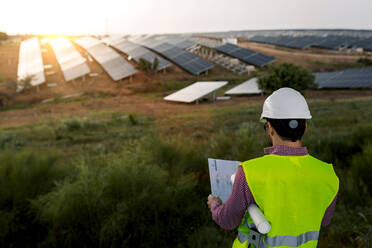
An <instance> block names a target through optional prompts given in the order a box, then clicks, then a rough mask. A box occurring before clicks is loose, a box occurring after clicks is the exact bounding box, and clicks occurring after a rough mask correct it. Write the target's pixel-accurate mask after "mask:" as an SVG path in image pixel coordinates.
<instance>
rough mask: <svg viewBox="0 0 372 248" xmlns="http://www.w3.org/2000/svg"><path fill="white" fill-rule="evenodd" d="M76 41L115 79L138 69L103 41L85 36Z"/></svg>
mask: <svg viewBox="0 0 372 248" xmlns="http://www.w3.org/2000/svg"><path fill="white" fill-rule="evenodd" d="M74 41H75V42H76V43H77V44H78V45H79V46H81V47H83V48H84V49H85V50H87V52H88V53H89V54H90V55H91V56H92V57H93V58H94V59H95V60H96V61H97V62H98V63H99V64H100V65H101V66H102V67H103V69H104V70H105V71H106V72H107V74H109V76H110V77H111V78H112V79H113V80H114V81H118V80H121V79H123V78H127V77H130V76H132V75H134V74H135V73H137V70H136V69H135V68H134V67H133V66H132V65H131V64H130V63H129V62H127V61H126V60H125V59H124V58H123V57H121V56H120V54H118V53H117V52H116V51H114V50H113V49H112V48H110V47H107V46H106V45H104V44H103V43H102V42H101V41H99V40H97V39H95V38H92V37H84V38H80V39H75V40H74Z"/></svg>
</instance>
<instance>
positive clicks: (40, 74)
mask: <svg viewBox="0 0 372 248" xmlns="http://www.w3.org/2000/svg"><path fill="white" fill-rule="evenodd" d="M28 76H32V78H31V81H30V84H31V85H32V86H38V85H40V84H42V83H44V82H45V76H44V65H43V58H42V56H41V50H40V44H39V40H38V39H37V38H32V39H28V40H25V41H23V42H22V43H21V45H20V50H19V60H18V72H17V77H18V79H19V80H23V79H26V78H27V77H28ZM21 90H23V86H22V85H18V87H17V91H21Z"/></svg>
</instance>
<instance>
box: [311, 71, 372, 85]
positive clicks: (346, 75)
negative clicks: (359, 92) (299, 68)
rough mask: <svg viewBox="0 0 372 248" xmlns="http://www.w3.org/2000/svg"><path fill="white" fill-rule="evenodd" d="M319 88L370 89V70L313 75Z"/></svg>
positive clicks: (371, 76) (371, 82) (371, 78)
mask: <svg viewBox="0 0 372 248" xmlns="http://www.w3.org/2000/svg"><path fill="white" fill-rule="evenodd" d="M315 83H317V84H318V87H319V88H372V69H371V68H366V69H349V70H345V71H341V72H322V73H315Z"/></svg>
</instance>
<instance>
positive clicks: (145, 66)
mask: <svg viewBox="0 0 372 248" xmlns="http://www.w3.org/2000/svg"><path fill="white" fill-rule="evenodd" d="M138 65H139V67H140V69H141V70H142V71H145V72H147V73H155V72H157V71H158V67H159V60H158V58H155V59H154V61H153V62H152V63H151V62H150V61H148V60H146V59H143V58H140V60H139V63H138Z"/></svg>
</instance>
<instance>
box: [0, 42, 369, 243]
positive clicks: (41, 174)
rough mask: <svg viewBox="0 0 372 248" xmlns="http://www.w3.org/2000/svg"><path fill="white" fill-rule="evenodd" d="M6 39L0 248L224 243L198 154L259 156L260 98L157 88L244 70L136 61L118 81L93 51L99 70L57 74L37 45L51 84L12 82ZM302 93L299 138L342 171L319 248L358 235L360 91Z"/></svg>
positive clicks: (329, 64)
mask: <svg viewBox="0 0 372 248" xmlns="http://www.w3.org/2000/svg"><path fill="white" fill-rule="evenodd" d="M241 45H243V46H247V47H251V48H254V49H257V50H258V51H262V52H264V53H266V54H268V55H273V56H277V57H278V59H279V61H288V62H293V63H296V64H298V65H303V66H306V67H307V68H308V69H310V70H312V71H319V70H337V69H343V68H347V67H358V66H360V65H359V64H358V63H357V62H356V61H357V59H358V58H359V56H355V55H339V54H335V53H331V52H325V51H298V50H294V49H277V48H275V47H273V46H268V45H260V44H255V43H243V44H241ZM18 47H19V46H18V45H17V44H16V43H3V44H1V45H0V55H1V56H0V81H2V83H1V84H0V97H2V96H5V100H6V101H3V102H2V104H3V106H0V161H1V163H0V247H77V246H80V247H150V246H152V247H190V248H194V247H211V248H212V247H213V248H214V247H230V246H231V244H232V241H233V239H234V238H235V235H236V233H235V232H234V231H224V230H222V229H221V228H219V227H218V226H217V225H216V224H215V223H214V222H213V221H212V219H211V214H210V212H209V210H208V208H207V205H206V197H207V196H208V194H209V193H210V185H209V173H208V166H207V158H209V157H213V158H220V159H233V160H241V161H244V160H248V159H251V158H254V157H257V156H261V155H263V148H264V147H265V146H267V141H266V138H265V136H264V132H263V128H262V125H261V124H260V123H259V122H258V119H259V116H260V113H261V108H262V104H263V102H264V99H265V96H250V97H247V96H245V97H235V98H233V99H231V100H229V101H218V102H215V103H211V102H208V101H207V102H202V104H199V105H187V104H176V103H167V102H165V101H163V97H164V96H165V95H167V94H169V93H171V92H174V91H175V90H178V89H180V88H183V87H184V86H186V85H189V84H191V83H192V82H195V81H207V80H226V81H229V86H228V87H233V86H235V85H237V84H238V83H241V82H243V81H244V80H247V79H249V78H250V77H252V76H253V75H243V76H237V75H233V74H232V73H230V72H228V71H226V70H224V69H223V68H221V67H218V66H216V67H215V68H214V69H213V70H212V71H210V72H209V74H208V75H207V76H206V75H202V76H199V77H195V76H190V75H188V74H187V73H185V72H184V71H182V70H181V69H179V68H177V67H175V66H172V67H171V68H170V69H169V70H168V72H167V74H156V75H152V76H151V77H150V75H145V74H144V73H139V74H138V75H136V76H135V77H134V79H133V81H132V82H127V81H124V82H119V83H117V82H113V81H112V80H111V79H110V78H109V77H108V76H107V75H106V74H105V73H103V72H102V69H101V68H100V67H99V66H98V64H97V63H96V62H94V61H93V62H89V67H90V68H91V70H92V72H97V73H99V76H98V77H96V78H88V79H87V80H86V81H82V80H76V81H75V82H69V83H66V82H64V81H63V78H62V74H61V71H60V70H59V67H58V64H57V61H56V59H55V57H54V55H53V53H52V52H51V49H50V47H48V45H44V46H43V49H46V50H45V51H46V52H44V53H43V60H44V62H45V63H46V64H51V65H53V69H52V70H55V72H56V73H55V74H53V75H48V76H47V81H48V83H57V87H54V88H49V87H42V88H41V90H40V91H39V92H37V91H36V90H31V91H29V92H25V93H22V94H14V93H12V92H10V91H9V89H7V87H6V83H7V82H8V81H9V80H14V78H15V77H16V65H17V59H18V58H17V51H18ZM82 54H84V53H82ZM224 90H227V88H226V89H224ZM75 93H79V96H77V97H72V98H66V97H65V96H66V95H69V94H75ZM80 93H81V94H80ZM217 93H218V95H222V94H223V91H222V90H221V91H219V92H217ZM305 96H306V97H307V99H308V101H309V103H310V108H311V111H312V116H313V120H312V121H311V122H310V123H309V128H308V131H307V133H306V135H305V138H304V145H306V146H307V147H308V149H309V151H310V154H312V155H314V156H315V157H318V158H320V159H322V160H324V161H326V162H331V163H333V164H334V166H335V170H336V173H337V174H338V176H339V177H340V180H341V185H340V195H339V197H338V203H337V208H336V213H335V216H334V219H333V222H332V224H331V225H330V226H329V227H327V228H324V229H323V230H322V233H321V238H320V245H319V247H367V246H368V245H369V244H370V243H369V242H370V239H371V233H372V230H371V226H372V207H371V206H372V197H371V196H372V184H371V182H372V177H371V172H372V169H371V164H372V108H371V107H370V106H371V104H372V91H371V90H333V91H326V90H324V91H317V90H307V91H305ZM46 99H48V100H49V102H48V103H42V101H44V100H46Z"/></svg>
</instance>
